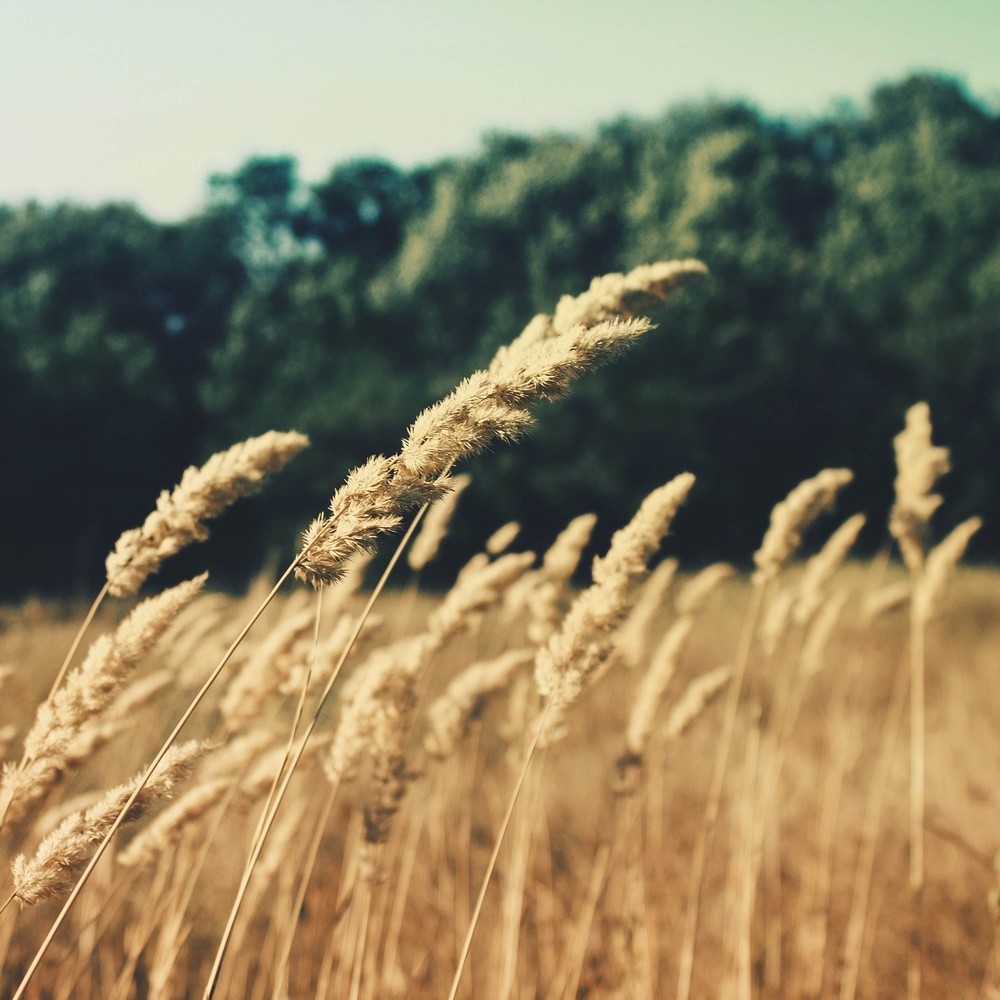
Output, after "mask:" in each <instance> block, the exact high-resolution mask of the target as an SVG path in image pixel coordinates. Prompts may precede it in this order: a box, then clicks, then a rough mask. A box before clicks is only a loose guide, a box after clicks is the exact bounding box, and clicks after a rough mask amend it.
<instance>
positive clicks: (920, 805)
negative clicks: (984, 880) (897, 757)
mask: <svg viewBox="0 0 1000 1000" xmlns="http://www.w3.org/2000/svg"><path fill="white" fill-rule="evenodd" d="M915 589H916V585H915V586H914V590H915ZM924 737H925V712H924V622H923V620H922V619H921V618H920V617H919V616H918V615H917V614H916V613H915V612H914V611H913V609H912V607H911V610H910V894H911V905H912V910H913V936H912V938H911V940H910V948H909V969H908V974H907V984H908V985H907V990H908V995H909V997H910V1000H919V997H920V994H921V979H922V969H921V964H922V959H923V895H924V770H925V762H926V749H925V742H924Z"/></svg>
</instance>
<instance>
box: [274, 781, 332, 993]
mask: <svg viewBox="0 0 1000 1000" xmlns="http://www.w3.org/2000/svg"><path fill="white" fill-rule="evenodd" d="M336 796H337V786H336V785H333V786H331V788H330V791H329V792H328V793H327V796H326V799H325V801H324V802H323V805H322V807H321V809H320V814H319V819H318V820H317V822H316V829H315V831H314V832H313V838H312V841H311V842H310V844H309V850H308V852H307V853H306V859H305V864H304V865H303V866H302V877H301V878H300V879H299V887H298V890H297V892H296V894H295V901H294V902H293V903H292V908H291V912H290V920H289V924H288V927H287V929H286V931H285V937H284V941H283V943H282V946H281V951H280V953H279V957H278V961H277V964H276V966H275V977H274V991H273V994H272V995H273V997H274V1000H279V998H280V997H281V996H283V995H284V984H285V979H286V978H287V968H288V962H289V959H290V958H291V954H292V944H293V942H294V940H295V931H296V930H297V929H298V921H299V914H301V913H302V905H303V904H304V903H305V900H306V891H307V890H308V888H309V880H310V878H311V877H312V872H313V868H315V866H316V858H317V857H318V856H319V849H320V846H321V845H322V843H323V834H324V833H325V832H326V825H327V823H328V822H329V820H330V813H331V812H332V811H333V803H334V799H335V798H336Z"/></svg>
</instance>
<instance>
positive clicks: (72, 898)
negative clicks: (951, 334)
mask: <svg viewBox="0 0 1000 1000" xmlns="http://www.w3.org/2000/svg"><path fill="white" fill-rule="evenodd" d="M318 537H319V536H317V538H318ZM307 552H308V549H303V550H302V551H301V552H300V553H299V554H298V556H296V558H295V559H294V560H293V561H292V562H291V563H290V564H289V566H288V568H287V569H286V570H285V572H284V573H282V574H281V576H280V577H279V579H278V582H277V583H275V585H274V586H273V587H272V588H271V590H270V592H269V593H268V595H267V597H265V598H264V600H263V601H262V602H261V604H260V607H258V608H257V610H256V611H255V612H254V613H253V615H251V617H250V620H249V621H248V622H247V623H246V625H244V626H243V628H242V630H241V631H240V634H239V635H238V636H237V637H236V638H235V639H234V640H233V642H232V644H231V645H230V647H229V649H227V650H226V652H225V654H224V655H223V657H222V659H221V660H220V661H219V664H218V666H217V667H216V668H215V669H214V670H213V671H212V673H211V674H210V675H209V677H208V679H207V680H206V681H205V683H204V684H202V686H201V688H200V690H199V691H198V693H197V694H196V695H195V696H194V698H193V699H192V701H191V704H190V705H188V707H187V709H186V710H185V711H184V714H183V715H182V716H181V717H180V719H178V721H177V724H176V725H175V726H174V728H173V729H172V730H171V732H170V735H169V736H168V737H167V738H166V740H165V741H164V743H163V746H162V747H160V749H159V752H158V753H157V754H156V756H155V757H154V758H153V761H152V763H151V764H150V765H149V767H148V768H146V773H145V774H144V775H143V776H142V780H141V781H140V782H139V784H138V785H136V787H135V790H134V791H133V792H132V794H131V795H130V796H129V799H128V801H127V802H126V803H125V805H124V806H123V807H122V810H121V812H120V813H119V814H118V817H117V818H116V819H115V821H114V823H112V824H111V828H110V829H109V830H108V832H107V833H106V834H105V835H104V839H103V840H102V841H101V842H100V844H98V845H97V850H96V851H95V852H94V856H93V857H92V858H91V859H90V862H89V863H88V865H87V867H86V868H85V869H84V870H83V874H82V875H81V876H80V878H79V880H78V881H77V883H76V885H75V886H74V887H73V890H72V892H70V894H69V896H68V897H67V899H66V902H65V903H64V904H63V907H62V909H61V910H60V911H59V914H58V916H57V917H56V919H55V920H54V921H53V924H52V926H51V927H50V928H49V932H48V934H46V935H45V939H44V940H43V941H42V943H41V945H40V947H39V949H38V951H37V952H36V953H35V957H34V958H33V959H32V960H31V964H30V965H29V966H28V969H27V971H26V972H25V974H24V978H23V979H22V980H21V985H20V986H18V988H17V992H16V993H15V994H14V995H13V997H11V1000H20V998H21V997H23V996H24V991H25V990H26V989H27V986H28V983H29V982H30V981H31V977H32V976H33V975H34V974H35V972H36V971H37V970H38V966H39V965H40V964H41V961H42V958H43V956H44V955H45V952H46V951H47V950H48V948H49V945H51V944H52V941H53V939H54V938H55V936H56V932H57V931H58V930H59V928H60V927H61V926H62V923H63V921H64V920H65V919H66V916H67V914H68V913H69V911H70V908H71V907H72V906H73V903H75V902H76V898H77V896H79V895H80V892H81V891H82V890H83V887H84V885H86V883H87V880H88V879H89V878H90V876H91V873H92V872H93V871H94V868H96V867H97V863H98V862H99V861H100V860H101V857H102V856H103V854H104V852H105V851H106V850H107V847H108V844H110V843H111V838H112V837H113V836H114V835H115V834H116V833H117V832H118V829H119V827H120V826H121V825H122V823H124V822H125V817H126V816H127V815H128V812H129V810H130V809H131V808H132V806H133V804H134V803H135V800H136V799H137V798H138V797H139V795H140V794H141V792H142V791H143V789H144V788H145V787H146V784H147V783H148V781H149V779H150V777H151V776H152V774H153V772H154V771H155V770H156V768H157V767H158V766H159V764H160V761H162V760H163V758H164V757H165V756H166V755H167V751H168V750H169V749H170V747H171V745H172V744H173V742H174V740H176V739H177V736H178V735H179V733H180V731H181V730H182V729H183V728H184V726H185V725H187V722H188V720H189V719H190V718H191V716H192V715H193V714H194V712H195V709H197V707H198V706H199V705H200V704H201V702H202V700H203V699H204V697H205V695H206V694H207V693H208V690H209V688H210V687H211V686H212V685H213V684H214V683H215V681H216V680H217V679H218V677H219V675H220V674H221V673H222V671H223V670H224V669H225V667H226V664H227V663H228V662H229V660H230V659H231V658H232V655H233V653H235V652H236V647H237V646H239V644H240V643H241V642H242V641H243V639H244V638H245V637H246V635H247V633H248V632H249V631H250V629H251V628H253V626H254V625H255V624H256V622H257V619H258V618H260V616H261V615H262V614H263V613H264V611H265V610H266V608H267V606H268V605H269V604H270V603H271V601H272V600H274V596H275V594H277V593H278V591H279V590H280V589H281V586H282V585H283V584H284V582H285V581H286V580H287V579H288V578H289V576H291V575H292V573H293V571H294V570H295V567H296V566H298V564H299V563H300V562H301V561H302V559H303V557H304V556H305V554H306V553H307Z"/></svg>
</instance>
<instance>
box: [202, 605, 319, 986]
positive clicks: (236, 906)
mask: <svg viewBox="0 0 1000 1000" xmlns="http://www.w3.org/2000/svg"><path fill="white" fill-rule="evenodd" d="M322 610H323V589H322V588H320V589H319V590H317V591H316V617H315V620H314V621H313V644H312V653H311V655H310V657H309V663H308V665H307V667H306V674H305V677H304V678H303V681H302V689H301V691H300V692H299V697H298V700H297V702H296V704H295V717H294V718H293V720H292V728H291V731H290V732H289V734H288V743H287V745H286V746H285V754H284V756H283V757H282V758H281V764H280V765H279V767H278V770H277V772H276V773H275V775H274V780H273V781H272V782H271V788H270V791H269V792H268V795H267V801H266V802H265V803H264V808H263V809H262V810H261V814H260V818H259V819H258V821H257V828H256V830H254V835H253V840H252V841H251V845H250V851H251V854H253V852H254V849H255V848H256V846H257V843H258V841H261V840H263V835H264V834H263V831H264V826H265V823H266V822H267V815H268V813H269V811H270V809H271V804H272V803H273V802H274V797H275V794H276V793H277V789H278V782H279V781H280V780H281V776H282V774H283V773H284V770H285V768H286V767H287V766H288V761H289V759H290V757H291V755H292V747H293V746H294V745H295V734H296V733H297V732H298V729H299V723H300V722H301V721H302V712H303V709H304V707H305V701H306V694H307V693H308V691H309V681H310V680H311V678H312V668H313V664H314V663H315V661H316V649H317V647H318V646H319V627H320V618H321V616H322ZM258 856H259V852H258ZM252 873H253V866H252V865H250V864H247V865H246V866H245V867H244V869H243V875H242V877H241V879H240V886H239V889H238V890H237V892H236V899H235V901H234V902H233V905H232V907H231V909H230V911H229V919H228V921H227V922H226V927H225V930H224V931H223V932H222V940H221V942H220V943H219V947H218V950H217V951H216V953H215V962H214V963H213V965H212V971H211V974H210V975H209V982H215V981H216V980H217V979H218V976H219V972H220V970H221V967H222V958H223V955H224V954H225V950H226V946H227V945H228V944H229V940H230V938H231V937H232V934H233V930H234V928H235V926H236V917H237V914H238V913H239V911H240V904H241V903H242V902H243V899H244V897H245V896H246V893H247V888H248V887H249V885H250V876H251V875H252Z"/></svg>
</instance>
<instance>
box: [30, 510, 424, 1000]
mask: <svg viewBox="0 0 1000 1000" xmlns="http://www.w3.org/2000/svg"><path fill="white" fill-rule="evenodd" d="M427 507H428V505H427V504H424V506H423V507H421V508H420V510H419V511H418V512H417V515H416V516H415V517H414V519H413V521H412V523H411V524H410V526H409V528H407V530H406V534H405V535H403V537H402V539H401V540H400V542H399V545H398V546H397V547H396V551H395V552H394V553H393V554H392V558H391V559H390V560H389V564H388V566H386V568H385V570H383V572H382V576H381V577H380V578H379V581H378V583H377V584H376V585H375V589H374V590H373V591H372V593H371V596H370V597H369V598H368V601H367V603H366V604H365V607H364V609H363V610H362V612H361V615H360V616H359V618H358V621H357V624H356V625H355V626H354V631H353V632H352V633H351V638H350V639H349V640H348V642H347V644H346V645H345V646H344V649H343V652H342V653H341V654H340V657H339V659H338V660H337V664H336V666H335V667H334V668H333V672H332V673H331V674H330V678H329V680H328V681H327V682H326V687H324V688H323V693H322V694H321V695H320V696H319V701H318V703H317V705H316V708H315V709H314V710H313V714H312V718H311V719H310V720H309V725H308V726H306V729H305V731H304V732H303V734H302V737H301V738H300V740H299V744H298V747H297V748H296V750H295V753H294V754H293V755H292V759H291V761H290V763H289V764H288V767H287V768H285V771H284V775H283V777H282V779H281V785H280V786H279V787H278V789H277V792H276V793H275V795H274V796H273V801H272V802H271V806H270V809H266V810H265V811H264V813H262V819H263V824H262V826H261V828H260V831H261V832H260V835H259V836H258V837H257V838H256V843H255V844H254V847H253V850H252V852H251V854H250V858H249V860H248V861H247V866H246V868H245V869H244V874H243V881H244V882H249V879H250V876H251V875H252V873H253V869H254V868H255V867H256V864H257V861H258V860H259V859H260V854H261V851H262V850H263V848H264V843H265V842H266V840H267V835H268V834H269V833H270V831H271V827H272V826H273V825H274V818H275V816H277V814H278V809H280V808H281V803H282V800H283V799H284V797H285V793H286V792H287V791H288V786H289V784H290V783H291V780H292V775H293V774H294V773H295V769H296V767H298V765H299V761H301V760H302V755H303V754H304V753H305V749H306V744H307V743H308V742H309V737H310V736H312V734H313V732H314V730H315V729H316V726H317V724H318V723H319V717H320V714H321V713H322V711H323V708H324V706H325V704H326V700H327V698H328V697H329V695H330V692H331V691H332V690H333V685H334V684H335V683H336V681H337V678H338V677H339V676H340V671H341V670H342V669H343V666H344V663H345V662H346V661H347V657H348V656H349V655H350V654H351V651H352V650H353V649H354V644H355V643H356V642H357V641H358V636H360V635H361V630H362V629H363V628H364V626H365V622H366V621H367V619H368V616H369V615H370V614H371V610H372V608H373V607H374V606H375V602H376V601H377V600H378V598H379V595H380V594H381V593H382V591H383V589H384V588H385V585H386V583H387V581H388V579H389V575H390V574H391V573H392V571H393V569H394V568H395V566H396V563H398V562H399V559H400V557H401V556H402V554H403V551H404V549H405V548H406V545H407V543H408V542H409V540H410V539H411V538H412V537H413V533H414V531H416V529H417V525H418V524H419V523H420V520H421V518H422V517H423V515H424V512H425V511H426V510H427ZM300 558H301V556H300ZM242 885H243V884H242V883H241V889H242ZM244 891H245V890H244ZM242 898H243V897H242V895H241V894H237V897H236V900H235V902H234V904H233V909H232V910H231V911H230V915H229V920H230V922H229V923H228V924H227V931H228V933H227V934H224V935H223V940H222V942H221V943H220V945H219V949H218V951H217V952H216V961H215V963H214V965H213V967H212V972H211V974H210V975H209V979H208V982H207V983H206V984H205V992H204V993H203V997H204V1000H210V998H211V997H213V996H214V995H215V991H216V989H217V987H218V983H219V972H220V970H221V968H222V959H223V957H224V954H225V949H226V944H227V942H228V939H229V935H230V934H231V933H232V928H231V924H232V923H233V922H235V919H236V914H237V913H238V911H239V906H240V903H241V901H242ZM15 1000H16V998H15Z"/></svg>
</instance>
